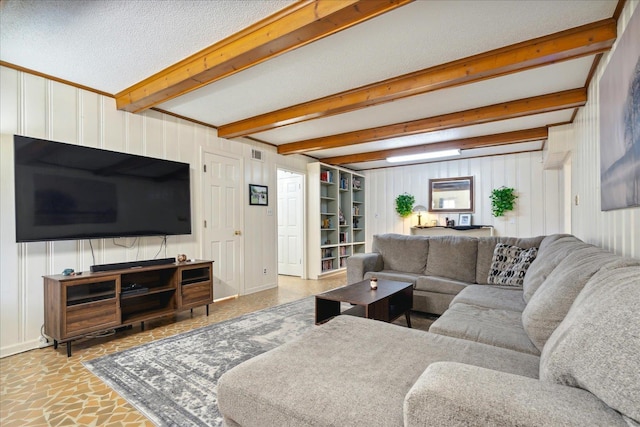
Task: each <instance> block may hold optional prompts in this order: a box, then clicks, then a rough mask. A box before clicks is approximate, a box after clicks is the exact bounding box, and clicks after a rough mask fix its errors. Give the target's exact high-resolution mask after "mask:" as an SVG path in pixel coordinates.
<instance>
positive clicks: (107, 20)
mask: <svg viewBox="0 0 640 427" xmlns="http://www.w3.org/2000/svg"><path fill="white" fill-rule="evenodd" d="M290 3H293V1H292V0H259V1H255V0H215V1H206V0H196V1H194V0H108V1H98V0H71V1H69V0H3V1H2V9H1V10H0V37H1V38H0V40H1V45H0V57H1V58H2V60H3V61H6V62H10V63H12V64H16V65H20V66H22V67H26V68H29V69H33V70H36V71H40V72H43V73H45V74H49V75H51V76H54V77H57V78H61V79H64V80H68V81H71V82H74V83H79V84H82V85H85V86H88V87H91V88H94V89H98V90H101V91H104V92H107V93H117V92H120V91H121V90H123V89H126V88H127V87H129V86H131V85H133V84H135V83H138V82H139V81H141V80H144V79H146V78H147V77H149V76H151V75H152V74H154V73H156V72H158V71H161V70H162V69H164V68H166V67H168V66H170V65H172V64H174V63H176V62H178V61H180V60H182V59H184V58H186V57H188V56H189V55H191V54H193V53H196V52H198V51H200V50H202V49H204V48H206V47H208V46H210V45H212V44H214V43H216V42H217V41H220V40H221V39H223V38H225V37H227V36H229V35H231V34H233V33H235V32H238V31H240V30H241V29H243V28H245V27H247V26H249V25H251V24H252V23H254V22H256V21H259V20H260V19H262V18H264V17H266V16H268V15H270V14H272V13H274V12H276V11H278V10H279V9H282V8H283V7H285V6H287V5H288V4H290ZM36 52H37V53H36Z"/></svg>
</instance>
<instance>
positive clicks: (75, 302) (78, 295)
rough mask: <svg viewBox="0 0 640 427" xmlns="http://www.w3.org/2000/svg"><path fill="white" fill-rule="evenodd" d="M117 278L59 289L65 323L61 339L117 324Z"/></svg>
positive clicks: (118, 290) (118, 277) (94, 280)
mask: <svg viewBox="0 0 640 427" xmlns="http://www.w3.org/2000/svg"><path fill="white" fill-rule="evenodd" d="M119 293H120V276H104V277H101V278H99V279H96V278H92V279H84V280H83V279H80V280H74V281H70V282H65V283H64V286H63V287H62V295H61V296H62V302H63V306H64V307H65V310H63V316H64V321H63V322H62V325H63V333H62V335H63V336H62V337H61V339H65V338H68V337H74V336H78V335H82V334H86V333H89V332H94V331H100V330H104V329H108V328H110V327H115V326H118V325H119V324H120V304H119V298H118V295H119Z"/></svg>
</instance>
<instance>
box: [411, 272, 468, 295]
mask: <svg viewBox="0 0 640 427" xmlns="http://www.w3.org/2000/svg"><path fill="white" fill-rule="evenodd" d="M469 285H470V283H467V282H461V281H459V280H453V279H447V278H446V277H437V276H420V277H418V279H417V280H416V286H415V289H416V290H420V291H426V292H435V293H438V294H450V295H456V294H458V293H459V292H460V291H462V290H463V289H464V288H466V287H467V286H469Z"/></svg>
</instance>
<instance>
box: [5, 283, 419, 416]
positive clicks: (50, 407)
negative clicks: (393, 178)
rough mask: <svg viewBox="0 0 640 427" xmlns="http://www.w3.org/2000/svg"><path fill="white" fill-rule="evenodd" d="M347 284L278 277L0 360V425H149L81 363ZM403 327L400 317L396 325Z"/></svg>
mask: <svg viewBox="0 0 640 427" xmlns="http://www.w3.org/2000/svg"><path fill="white" fill-rule="evenodd" d="M345 282H346V278H345V275H344V274H343V275H338V276H334V277H332V278H327V279H322V280H301V279H299V278H293V277H288V276H280V277H279V280H278V287H277V288H275V289H270V290H267V291H263V292H258V293H255V294H251V295H246V296H242V297H239V298H236V299H231V300H226V301H222V302H218V303H215V304H213V305H212V306H211V307H210V314H209V316H208V317H207V316H206V315H205V309H204V307H201V308H197V309H194V311H193V314H191V313H190V312H188V311H187V312H183V313H180V314H178V315H176V316H175V317H171V318H167V319H160V320H157V321H150V322H146V323H145V330H144V331H141V330H140V326H135V327H133V328H132V329H130V330H126V331H121V332H118V333H117V334H116V335H115V336H108V337H100V338H93V339H87V340H82V341H77V342H75V343H74V344H73V346H72V350H73V356H72V357H70V358H67V356H66V348H65V345H61V346H59V347H58V349H57V350H54V349H53V347H47V348H41V349H36V350H31V351H28V352H25V353H21V354H17V355H14V356H9V357H5V358H3V359H0V425H2V426H3V427H10V426H20V427H23V426H78V425H81V426H152V425H153V424H152V423H151V422H150V421H148V420H147V418H146V417H145V416H144V415H142V414H141V413H139V412H138V411H137V410H136V409H135V408H133V407H132V406H131V405H129V403H127V401H125V400H124V399H123V398H121V397H120V396H119V395H118V394H117V393H116V392H114V391H113V390H112V389H111V388H110V387H109V386H107V385H105V384H104V383H103V382H102V381H101V380H99V379H98V378H97V377H95V376H94V375H93V374H91V373H90V372H89V371H87V370H86V369H85V368H84V366H83V365H82V362H83V361H85V360H91V359H94V358H96V357H99V356H103V355H105V354H110V353H114V352H117V351H121V350H124V349H127V348H130V347H134V346H137V345H140V344H143V343H146V342H150V341H153V340H157V339H160V338H164V337H167V336H171V335H175V334H178V333H181V332H185V331H188V330H191V329H194V328H198V327H202V326H206V325H208V324H211V323H217V322H220V321H222V320H226V319H230V318H233V317H237V316H240V315H242V314H245V313H250V312H253V311H256V310H261V309H263V308H267V307H271V306H275V305H278V304H283V303H285V302H289V301H294V300H297V299H301V298H304V297H306V296H309V295H315V294H317V293H320V292H324V291H326V290H329V289H333V288H335V287H338V286H342V285H343V284H344V283H345ZM411 320H412V323H413V327H414V328H419V329H427V328H428V326H429V324H430V323H431V320H430V319H429V318H428V317H426V316H421V315H419V314H416V313H413V314H412V317H411ZM397 322H398V323H399V324H404V317H401V318H400V319H398V321H397Z"/></svg>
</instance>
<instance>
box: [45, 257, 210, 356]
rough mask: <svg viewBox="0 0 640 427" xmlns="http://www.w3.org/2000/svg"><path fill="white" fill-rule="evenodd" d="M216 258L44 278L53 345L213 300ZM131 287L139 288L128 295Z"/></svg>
mask: <svg viewBox="0 0 640 427" xmlns="http://www.w3.org/2000/svg"><path fill="white" fill-rule="evenodd" d="M212 273H213V261H190V262H182V263H172V264H166V265H161V266H158V265H154V266H147V267H134V268H127V269H123V270H112V271H104V272H95V273H92V272H83V273H81V274H78V275H75V276H63V275H54V276H44V298H45V310H44V311H45V313H44V317H45V320H44V332H45V334H47V335H48V336H50V337H52V338H53V340H54V341H53V343H54V348H57V347H58V344H60V343H66V344H67V356H71V342H72V341H73V340H76V339H79V338H83V337H85V336H87V335H89V334H92V333H95V332H99V331H104V330H108V329H113V328H118V327H121V326H129V325H132V324H134V323H141V326H142V328H143V329H144V322H146V321H148V320H153V319H157V318H159V317H164V316H170V315H173V314H175V313H177V312H178V311H181V310H189V309H193V308H194V307H198V306H203V305H204V306H205V307H206V311H207V316H208V315H209V304H211V303H213V280H212ZM126 289H136V290H137V291H132V292H130V293H127V292H126V291H125V290H126Z"/></svg>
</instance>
